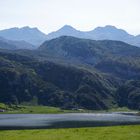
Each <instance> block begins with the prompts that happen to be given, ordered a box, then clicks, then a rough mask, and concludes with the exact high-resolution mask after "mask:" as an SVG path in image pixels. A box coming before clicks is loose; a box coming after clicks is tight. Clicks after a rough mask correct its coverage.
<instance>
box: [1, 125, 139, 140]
mask: <svg viewBox="0 0 140 140" xmlns="http://www.w3.org/2000/svg"><path fill="white" fill-rule="evenodd" d="M0 140H140V125H129V126H112V127H94V128H69V129H47V130H45V129H39V130H1V131H0Z"/></svg>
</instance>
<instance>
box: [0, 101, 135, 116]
mask: <svg viewBox="0 0 140 140" xmlns="http://www.w3.org/2000/svg"><path fill="white" fill-rule="evenodd" d="M0 109H1V110H5V112H0V114H59V113H104V112H131V111H135V110H130V109H128V108H126V107H122V108H112V109H109V110H63V109H60V108H58V107H49V106H39V105H35V106H33V105H6V104H3V103H0Z"/></svg>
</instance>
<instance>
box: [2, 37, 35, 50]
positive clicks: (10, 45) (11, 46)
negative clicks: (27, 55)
mask: <svg viewBox="0 0 140 140" xmlns="http://www.w3.org/2000/svg"><path fill="white" fill-rule="evenodd" d="M0 49H8V50H17V49H29V50H32V49H36V46H34V45H32V44H30V43H27V42H26V41H13V40H8V39H5V38H3V37H0Z"/></svg>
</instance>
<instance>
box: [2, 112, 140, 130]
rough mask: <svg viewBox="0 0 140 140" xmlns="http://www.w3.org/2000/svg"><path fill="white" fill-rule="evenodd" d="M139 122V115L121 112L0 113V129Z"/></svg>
mask: <svg viewBox="0 0 140 140" xmlns="http://www.w3.org/2000/svg"><path fill="white" fill-rule="evenodd" d="M121 124H140V116H136V115H134V114H133V115H131V114H125V113H123V114H121V113H68V114H0V129H27V128H70V127H94V126H109V125H121Z"/></svg>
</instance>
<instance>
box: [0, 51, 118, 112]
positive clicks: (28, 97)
mask: <svg viewBox="0 0 140 140" xmlns="http://www.w3.org/2000/svg"><path fill="white" fill-rule="evenodd" d="M0 85H1V88H0V102H4V103H16V104H20V103H23V102H32V101H33V100H34V99H35V98H36V102H37V104H41V105H49V106H59V107H63V108H73V107H78V108H86V109H107V108H109V107H111V106H113V105H114V104H115V101H114V91H115V89H116V86H117V84H116V83H115V85H114V82H113V80H111V79H109V77H108V78H106V77H105V76H104V75H102V74H100V73H97V72H92V73H90V72H89V71H87V70H83V69H79V68H76V67H68V66H65V65H60V64H55V63H52V62H48V61H45V62H40V61H37V60H35V59H32V58H28V57H25V56H20V55H17V54H12V53H2V52H1V53H0Z"/></svg>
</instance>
